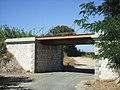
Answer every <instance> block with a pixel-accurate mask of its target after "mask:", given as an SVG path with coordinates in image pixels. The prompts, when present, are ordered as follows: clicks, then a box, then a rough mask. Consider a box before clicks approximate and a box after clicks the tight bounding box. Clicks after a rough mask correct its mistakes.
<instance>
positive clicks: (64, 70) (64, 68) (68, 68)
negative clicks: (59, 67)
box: [63, 66, 95, 74]
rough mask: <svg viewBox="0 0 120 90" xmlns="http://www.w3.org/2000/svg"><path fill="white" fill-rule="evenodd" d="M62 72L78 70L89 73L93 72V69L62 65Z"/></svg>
mask: <svg viewBox="0 0 120 90" xmlns="http://www.w3.org/2000/svg"><path fill="white" fill-rule="evenodd" d="M63 72H77V73H78V72H79V73H89V74H94V72H95V70H94V69H83V68H74V67H67V66H64V67H63Z"/></svg>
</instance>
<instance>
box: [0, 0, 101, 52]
mask: <svg viewBox="0 0 120 90" xmlns="http://www.w3.org/2000/svg"><path fill="white" fill-rule="evenodd" d="M89 1H94V2H95V4H96V5H99V4H101V3H102V2H103V0H0V25H5V24H7V25H8V26H10V27H17V28H21V29H25V30H26V31H28V30H33V28H35V29H36V30H38V29H40V28H42V27H46V28H50V27H55V26H57V25H67V26H69V27H71V26H72V25H73V24H74V20H76V19H80V18H82V16H81V15H79V12H80V7H79V5H80V4H82V3H87V2H89ZM97 19H102V17H96V18H94V19H93V18H92V19H90V21H94V20H97ZM36 32H37V31H36ZM78 32H79V33H84V30H79V31H78ZM77 47H78V48H81V49H82V50H84V51H93V50H94V48H93V47H91V46H90V45H87V47H86V46H83V45H82V46H77Z"/></svg>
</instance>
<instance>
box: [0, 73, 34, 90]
mask: <svg viewBox="0 0 120 90" xmlns="http://www.w3.org/2000/svg"><path fill="white" fill-rule="evenodd" d="M32 81H33V79H30V78H29V77H23V76H21V77H14V76H9V77H5V76H2V75H0V90H11V89H12V90H13V89H15V90H32V89H28V88H24V87H19V86H18V85H19V84H20V83H26V82H32Z"/></svg>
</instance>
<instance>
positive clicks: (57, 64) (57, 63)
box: [35, 41, 63, 72]
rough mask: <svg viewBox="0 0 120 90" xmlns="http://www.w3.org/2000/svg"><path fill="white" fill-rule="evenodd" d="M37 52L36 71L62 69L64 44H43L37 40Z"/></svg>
mask: <svg viewBox="0 0 120 90" xmlns="http://www.w3.org/2000/svg"><path fill="white" fill-rule="evenodd" d="M35 54H36V57H35V72H46V71H47V72H48V71H59V70H61V69H62V65H63V49H62V46H60V45H58V46H54V45H53V46H52V45H42V44H41V43H40V42H38V41H36V52H35Z"/></svg>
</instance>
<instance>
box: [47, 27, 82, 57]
mask: <svg viewBox="0 0 120 90" xmlns="http://www.w3.org/2000/svg"><path fill="white" fill-rule="evenodd" d="M73 34H75V31H74V29H72V28H69V27H68V26H64V25H61V26H56V27H54V28H52V29H50V31H49V32H48V35H53V36H61V35H62V36H64V35H73ZM75 46H76V45H64V46H63V50H64V53H65V54H67V56H78V55H80V52H79V51H78V50H77V48H76V47H75Z"/></svg>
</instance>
